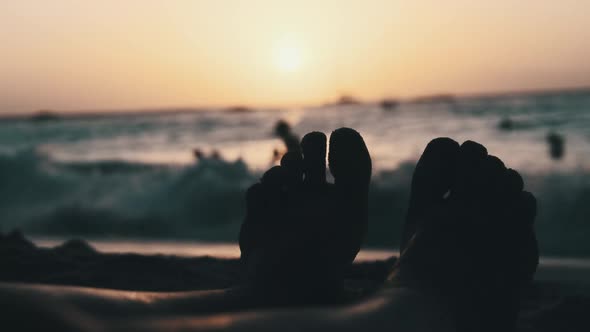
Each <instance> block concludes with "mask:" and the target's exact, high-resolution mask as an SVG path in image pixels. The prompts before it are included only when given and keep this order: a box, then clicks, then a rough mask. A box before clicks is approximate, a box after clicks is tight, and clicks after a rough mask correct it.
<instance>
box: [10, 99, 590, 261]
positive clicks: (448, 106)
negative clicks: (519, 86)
mask: <svg viewBox="0 0 590 332" xmlns="http://www.w3.org/2000/svg"><path fill="white" fill-rule="evenodd" d="M280 119H283V120H286V121H288V122H289V123H290V124H291V125H292V127H293V131H294V132H295V133H297V134H298V135H300V136H302V135H303V134H305V133H307V132H309V131H312V130H321V131H324V132H326V133H329V132H331V131H332V130H334V129H337V128H339V127H342V126H346V127H352V128H355V129H357V130H358V131H359V132H360V133H361V134H362V135H363V136H364V138H365V141H366V143H367V145H368V147H369V150H370V152H371V155H372V158H373V162H374V164H373V165H374V177H373V184H372V189H371V195H370V214H371V215H370V231H369V235H368V239H367V245H368V246H369V247H379V248H395V247H396V246H397V244H398V239H399V232H400V229H401V225H402V222H403V217H404V213H405V207H406V204H407V199H408V189H409V181H410V177H411V174H412V171H413V167H414V163H415V161H416V160H417V159H418V158H419V156H420V154H421V152H422V150H423V149H424V147H425V145H426V144H427V143H428V141H429V140H430V139H432V138H434V137H439V136H449V137H452V138H454V139H456V140H458V141H460V142H462V141H464V140H466V139H471V140H475V141H478V142H480V143H483V144H484V145H486V146H487V148H488V150H489V151H490V153H491V154H494V155H497V156H498V157H500V158H502V159H503V160H504V161H505V163H506V164H507V165H508V166H509V167H512V168H515V169H517V170H518V171H519V172H520V173H521V174H523V176H524V177H525V180H526V186H527V188H528V189H529V190H530V191H532V192H533V193H534V194H535V195H536V196H537V199H538V201H539V213H538V218H537V224H536V225H537V226H536V227H537V232H538V236H539V241H540V246H541V250H542V253H543V254H547V255H568V256H572V255H573V256H586V255H590V241H588V240H587V239H588V238H589V237H590V91H575V92H554V93H545V94H529V95H526V94H518V95H504V96H487V97H479V98H475V97H472V98H458V99H455V100H453V101H449V100H446V101H444V100H441V101H438V102H437V101H431V102H402V103H401V104H400V105H399V106H398V107H397V108H395V109H393V110H383V109H381V108H380V107H379V106H378V105H374V104H361V105H346V106H342V105H341V106H337V105H334V106H323V107H310V108H302V109H289V110H253V111H251V112H220V111H217V110H201V111H187V110H167V111H162V112H155V113H153V112H150V113H145V112H144V113H141V112H137V113H124V114H102V115H84V116H81V115H76V116H67V117H62V118H60V119H57V120H47V121H33V120H31V119H29V118H5V119H2V120H0V230H2V231H8V230H10V229H12V228H21V229H22V230H23V231H25V233H27V234H36V235H39V236H82V237H93V238H97V237H99V238H101V237H102V238H110V237H118V238H120V237H133V238H137V237H143V238H152V239H154V238H155V239H164V238H166V239H179V238H181V239H193V240H199V241H235V239H236V238H237V233H238V229H239V225H240V222H241V218H242V217H243V214H244V201H243V194H244V191H245V190H246V189H247V187H248V186H249V185H251V184H252V183H254V182H255V181H257V179H258V178H259V177H260V176H261V174H262V172H263V171H264V170H265V169H267V168H268V167H269V166H271V165H272V151H273V150H274V149H283V146H282V142H281V141H280V140H278V139H277V138H275V137H273V135H272V131H273V127H274V125H275V123H276V122H277V121H278V120H280ZM505 119H510V121H511V123H512V127H513V128H512V129H511V130H503V129H501V128H500V126H499V123H500V122H501V121H502V120H505ZM550 132H555V133H558V134H559V135H561V136H562V137H563V138H564V139H565V154H564V156H563V158H561V159H559V160H554V159H552V158H551V157H550V155H549V153H548V151H549V147H548V143H547V141H546V137H547V135H548V134H549V133H550ZM195 148H199V149H200V150H202V151H204V152H205V154H211V153H212V152H213V151H218V152H219V154H220V155H221V157H222V159H214V158H205V159H203V160H200V161H195V159H194V157H193V149H195Z"/></svg>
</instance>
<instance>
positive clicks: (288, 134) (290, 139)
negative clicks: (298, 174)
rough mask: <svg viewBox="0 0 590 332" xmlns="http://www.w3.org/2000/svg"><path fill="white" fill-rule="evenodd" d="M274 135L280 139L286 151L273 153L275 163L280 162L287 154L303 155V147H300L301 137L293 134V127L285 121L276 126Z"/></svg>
mask: <svg viewBox="0 0 590 332" xmlns="http://www.w3.org/2000/svg"><path fill="white" fill-rule="evenodd" d="M274 135H275V136H277V137H278V138H280V139H281V140H282V141H283V143H284V144H285V149H286V151H281V150H279V149H275V150H274V151H273V163H275V162H277V161H279V160H280V159H281V158H282V156H283V155H284V154H285V153H287V152H298V153H301V146H300V145H299V137H297V135H295V133H293V131H292V129H291V126H289V124H288V123H287V122H286V121H285V120H279V121H277V123H276V124H275V128H274Z"/></svg>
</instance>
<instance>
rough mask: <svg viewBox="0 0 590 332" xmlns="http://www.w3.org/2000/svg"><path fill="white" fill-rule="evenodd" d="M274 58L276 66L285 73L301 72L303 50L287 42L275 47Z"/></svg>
mask: <svg viewBox="0 0 590 332" xmlns="http://www.w3.org/2000/svg"><path fill="white" fill-rule="evenodd" d="M273 58H274V65H275V66H276V68H277V69H278V70H279V71H280V72H283V73H293V72H296V71H299V70H300V69H301V66H302V64H303V58H302V54H301V48H299V47H297V46H296V45H294V44H291V43H287V42H283V43H280V44H278V45H276V46H275V49H274V54H273Z"/></svg>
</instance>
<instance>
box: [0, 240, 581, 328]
mask: <svg viewBox="0 0 590 332" xmlns="http://www.w3.org/2000/svg"><path fill="white" fill-rule="evenodd" d="M395 261H396V257H391V258H389V259H387V260H377V261H365V262H357V263H355V264H353V266H352V268H351V269H350V271H348V272H347V275H346V289H347V297H345V298H343V300H342V301H341V302H340V303H332V304H327V305H324V306H322V307H323V309H313V308H309V307H306V306H305V305H303V306H301V305H289V306H286V307H285V306H283V309H279V308H280V307H281V305H276V303H272V304H271V303H255V302H253V301H251V300H249V299H250V297H249V294H248V290H246V289H244V288H241V287H240V285H241V283H240V264H239V261H238V260H237V259H235V258H233V259H232V258H215V257H187V256H174V255H145V254H132V253H127V254H116V253H102V252H99V251H97V250H95V249H94V248H93V247H91V246H90V245H89V244H88V243H86V242H84V241H82V240H71V241H66V242H64V243H63V244H61V245H58V246H55V247H53V248H39V247H37V246H35V245H34V244H33V243H32V242H30V241H29V240H27V239H26V238H25V237H23V236H22V234H20V233H11V234H7V235H3V236H2V238H1V240H0V265H1V266H2V269H1V270H0V280H1V284H0V294H2V295H1V300H0V301H1V302H2V303H4V304H9V303H11V302H14V303H18V302H19V301H21V300H23V299H27V298H31V299H35V300H34V303H35V306H42V305H44V303H46V304H51V303H53V302H54V301H55V303H57V307H56V306H54V305H52V306H51V307H52V308H53V309H55V310H56V312H55V313H54V314H51V315H53V317H59V315H61V314H60V312H61V313H63V312H67V313H68V314H66V318H67V319H68V320H70V319H71V322H74V323H75V324H82V327H83V328H86V327H88V328H89V329H90V327H93V328H96V327H100V326H102V327H105V328H106V329H107V330H113V329H119V328H120V329H125V328H131V329H136V330H146V329H148V327H146V322H148V321H151V322H152V323H153V324H149V330H169V329H170V328H172V327H174V328H172V329H179V330H184V329H189V330H191V329H194V330H207V329H211V330H224V329H229V330H240V329H244V327H252V326H254V327H256V326H258V327H260V326H261V325H263V324H265V323H264V322H265V321H266V320H270V321H271V322H272V321H274V320H275V318H273V317H276V315H279V316H281V315H287V316H288V317H290V318H289V319H291V320H294V321H306V322H308V323H306V324H311V325H312V326H316V325H313V324H312V323H310V322H314V319H312V318H310V317H313V316H314V315H317V314H318V313H316V312H314V310H322V312H324V313H325V314H327V315H328V316H330V315H336V316H337V315H340V314H341V313H342V311H343V310H352V311H355V312H356V311H360V312H362V313H363V314H359V315H358V316H354V315H353V316H354V317H356V320H359V321H360V320H364V319H367V318H366V317H367V316H370V315H369V313H372V314H377V313H379V312H381V311H383V310H385V309H387V308H389V309H387V310H392V309H391V308H390V307H389V304H387V305H386V304H384V303H389V302H387V301H390V299H391V298H394V299H395V298H397V299H399V298H400V297H401V298H403V296H400V295H395V296H392V295H391V292H392V291H391V290H388V288H387V286H386V283H385V279H386V277H387V275H388V273H389V271H390V270H391V268H392V266H393V264H394V263H395ZM588 276H590V264H589V262H588V261H587V260H581V259H570V260H568V259H555V258H543V259H541V264H540V267H539V270H538V273H537V275H536V281H535V284H534V286H533V288H531V289H529V290H527V292H526V295H525V300H524V301H523V306H522V309H521V310H522V311H521V315H520V320H519V329H520V330H522V331H555V330H556V329H559V330H560V331H584V330H586V329H587V328H588V327H590V322H588V320H587V317H585V314H584V313H586V312H588V310H590V282H589V280H590V278H588ZM393 293H394V294H395V293H396V292H395V291H394V292H393ZM17 299H18V300H17ZM38 299H43V300H42V301H41V302H39V301H38ZM378 299H385V300H383V301H384V302H380V301H379V300H378ZM371 303H380V304H375V305H374V306H371V305H370V304H371ZM394 303H395V302H394ZM72 307H73V308H74V309H75V310H74V311H73V312H79V314H76V315H74V314H69V313H70V308H72ZM394 307H395V306H394ZM26 308H27V309H23V308H19V307H18V306H16V307H14V308H8V307H6V309H4V310H5V311H6V310H9V311H10V310H13V311H16V314H19V315H22V314H26V313H27V311H28V310H33V309H32V308H31V307H26ZM355 308H356V309H355ZM359 308H363V309H362V310H361V309H359ZM35 310H36V309H35ZM396 310H397V309H396ZM421 312H424V310H421ZM51 315H50V316H51ZM17 316H18V315H17ZM84 317H86V318H84ZM302 317H305V318H302ZM62 318H63V317H62ZM84 319H90V320H92V321H93V323H92V324H90V325H89V326H87V325H85V324H86V323H84ZM332 320H333V323H334V325H330V324H328V327H329V328H334V329H335V330H338V326H342V325H341V324H343V323H345V322H346V320H342V319H340V318H338V319H337V318H333V319H332ZM322 321H323V322H324V323H325V321H324V320H322ZM328 321H329V319H328ZM353 321H354V320H353ZM156 322H157V323H156ZM229 322H232V323H229ZM371 324H378V323H377V322H374V323H371ZM259 325H260V326H259ZM76 326H78V325H76ZM270 326H272V324H271V325H270ZM317 326H322V324H320V325H317ZM330 326H331V327H330ZM376 326H379V325H376ZM373 327H375V326H373Z"/></svg>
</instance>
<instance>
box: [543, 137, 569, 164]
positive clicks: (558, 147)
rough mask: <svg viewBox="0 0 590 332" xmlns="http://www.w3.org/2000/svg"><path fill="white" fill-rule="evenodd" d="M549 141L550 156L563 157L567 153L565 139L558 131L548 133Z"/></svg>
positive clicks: (555, 158)
mask: <svg viewBox="0 0 590 332" xmlns="http://www.w3.org/2000/svg"><path fill="white" fill-rule="evenodd" d="M546 139H547V143H548V144H549V156H550V157H551V159H553V160H559V159H561V158H563V155H564V154H565V139H564V138H563V136H561V135H559V134H558V133H556V132H553V131H552V132H550V133H549V134H547V138H546Z"/></svg>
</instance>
